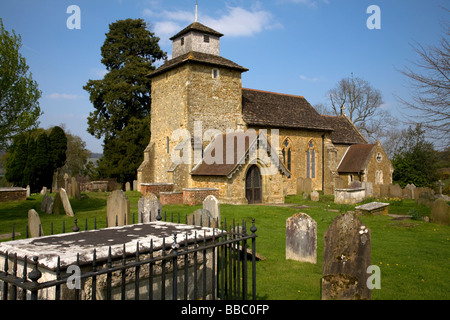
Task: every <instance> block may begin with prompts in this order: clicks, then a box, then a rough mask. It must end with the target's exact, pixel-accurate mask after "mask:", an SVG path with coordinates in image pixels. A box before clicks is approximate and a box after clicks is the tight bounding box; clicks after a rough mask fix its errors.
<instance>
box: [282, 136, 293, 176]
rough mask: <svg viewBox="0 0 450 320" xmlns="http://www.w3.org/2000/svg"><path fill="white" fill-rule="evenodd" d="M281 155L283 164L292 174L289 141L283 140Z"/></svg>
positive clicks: (290, 142) (290, 144)
mask: <svg viewBox="0 0 450 320" xmlns="http://www.w3.org/2000/svg"><path fill="white" fill-rule="evenodd" d="M281 153H282V155H283V164H284V165H285V166H286V168H287V169H288V170H289V172H291V173H292V141H291V140H290V139H288V138H286V139H284V141H283V146H282V149H281Z"/></svg>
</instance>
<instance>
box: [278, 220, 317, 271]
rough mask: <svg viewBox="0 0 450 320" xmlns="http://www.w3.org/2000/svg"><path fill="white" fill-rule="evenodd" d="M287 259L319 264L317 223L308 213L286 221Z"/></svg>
mask: <svg viewBox="0 0 450 320" xmlns="http://www.w3.org/2000/svg"><path fill="white" fill-rule="evenodd" d="M286 259H291V260H297V261H302V262H310V263H317V223H316V221H314V219H312V218H311V217H310V216H308V215H307V214H306V213H297V214H295V215H293V216H292V217H290V218H288V219H287V220H286Z"/></svg>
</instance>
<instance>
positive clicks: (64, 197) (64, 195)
mask: <svg viewBox="0 0 450 320" xmlns="http://www.w3.org/2000/svg"><path fill="white" fill-rule="evenodd" d="M59 196H60V197H61V202H62V204H63V207H64V211H65V212H66V215H67V216H69V217H73V216H74V214H73V210H72V206H71V205H70V201H69V197H68V196H67V192H66V190H65V189H64V188H61V189H59Z"/></svg>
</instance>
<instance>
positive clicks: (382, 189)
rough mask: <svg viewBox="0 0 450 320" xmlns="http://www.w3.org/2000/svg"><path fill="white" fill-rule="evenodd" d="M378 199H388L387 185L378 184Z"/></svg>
mask: <svg viewBox="0 0 450 320" xmlns="http://www.w3.org/2000/svg"><path fill="white" fill-rule="evenodd" d="M380 198H389V185H388V184H380Z"/></svg>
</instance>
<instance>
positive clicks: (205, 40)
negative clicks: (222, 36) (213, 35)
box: [203, 34, 209, 43]
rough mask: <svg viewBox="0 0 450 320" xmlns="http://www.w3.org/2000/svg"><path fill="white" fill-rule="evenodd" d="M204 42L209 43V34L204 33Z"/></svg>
mask: <svg viewBox="0 0 450 320" xmlns="http://www.w3.org/2000/svg"><path fill="white" fill-rule="evenodd" d="M203 42H206V43H209V35H208V34H205V35H203Z"/></svg>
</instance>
